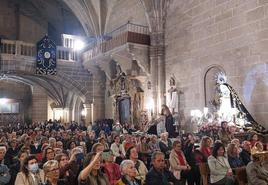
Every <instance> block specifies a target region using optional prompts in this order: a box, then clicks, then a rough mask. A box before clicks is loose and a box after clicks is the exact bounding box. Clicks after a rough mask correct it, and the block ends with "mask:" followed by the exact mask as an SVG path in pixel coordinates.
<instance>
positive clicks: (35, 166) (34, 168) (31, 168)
mask: <svg viewBox="0 0 268 185" xmlns="http://www.w3.org/2000/svg"><path fill="white" fill-rule="evenodd" d="M28 170H29V171H30V172H32V173H36V172H37V171H38V170H39V166H38V164H37V163H35V164H31V165H28Z"/></svg>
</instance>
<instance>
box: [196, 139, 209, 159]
mask: <svg viewBox="0 0 268 185" xmlns="http://www.w3.org/2000/svg"><path fill="white" fill-rule="evenodd" d="M211 144H212V139H211V138H210V137H208V136H203V137H202V139H201V142H200V148H198V149H197V150H195V160H196V162H197V163H198V164H199V163H206V162H207V160H208V157H209V156H210V155H211Z"/></svg>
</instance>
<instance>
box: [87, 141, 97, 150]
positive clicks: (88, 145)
mask: <svg viewBox="0 0 268 185" xmlns="http://www.w3.org/2000/svg"><path fill="white" fill-rule="evenodd" d="M95 143H97V140H91V139H89V140H88V141H87V142H86V147H87V152H88V153H89V152H91V149H92V146H93V145H94V144H95Z"/></svg>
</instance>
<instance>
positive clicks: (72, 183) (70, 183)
mask: <svg viewBox="0 0 268 185" xmlns="http://www.w3.org/2000/svg"><path fill="white" fill-rule="evenodd" d="M67 171H68V176H67V175H66V172H67ZM78 174H79V165H77V164H76V162H75V161H72V162H70V163H68V164H67V165H66V166H65V167H64V168H60V179H63V180H64V181H65V184H66V185H77V184H78V181H77V178H78Z"/></svg>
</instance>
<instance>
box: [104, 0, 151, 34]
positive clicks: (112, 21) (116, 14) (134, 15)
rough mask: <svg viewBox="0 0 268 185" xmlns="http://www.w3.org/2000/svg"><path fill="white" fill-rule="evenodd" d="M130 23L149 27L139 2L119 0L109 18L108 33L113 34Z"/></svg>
mask: <svg viewBox="0 0 268 185" xmlns="http://www.w3.org/2000/svg"><path fill="white" fill-rule="evenodd" d="M128 21H130V22H131V23H135V24H139V25H144V26H147V21H146V18H145V12H144V9H143V6H142V4H141V3H140V2H139V1H133V0H119V1H117V2H116V3H115V5H114V7H113V9H112V12H111V15H110V17H109V18H108V22H107V26H106V32H111V31H113V30H115V29H116V28H118V27H119V26H122V25H123V24H126V23H127V22H128Z"/></svg>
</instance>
